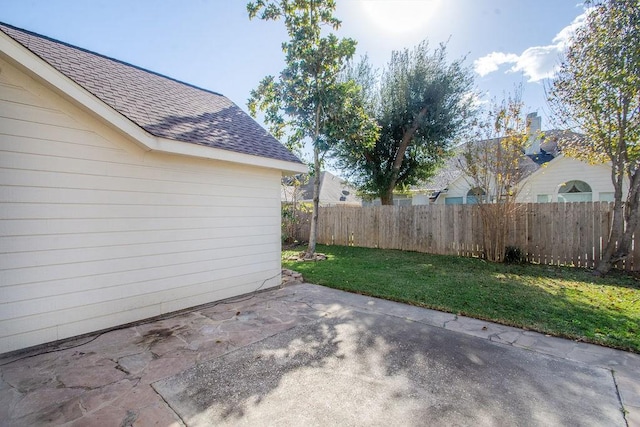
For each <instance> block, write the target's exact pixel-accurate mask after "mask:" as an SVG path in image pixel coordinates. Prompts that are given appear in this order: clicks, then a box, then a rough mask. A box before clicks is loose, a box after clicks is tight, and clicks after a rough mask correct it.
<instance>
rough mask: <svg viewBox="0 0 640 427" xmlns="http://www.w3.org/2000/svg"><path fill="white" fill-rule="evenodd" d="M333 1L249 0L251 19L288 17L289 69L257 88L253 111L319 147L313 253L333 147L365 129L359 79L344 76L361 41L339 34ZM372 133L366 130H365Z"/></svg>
mask: <svg viewBox="0 0 640 427" xmlns="http://www.w3.org/2000/svg"><path fill="white" fill-rule="evenodd" d="M335 6H336V5H335V1H333V0H279V1H278V0H256V1H253V2H249V3H248V4H247V11H248V13H249V17H250V18H252V19H253V18H256V17H257V18H259V19H263V20H267V21H270V20H279V19H282V20H283V21H284V25H285V27H286V29H287V34H288V36H289V40H288V41H286V42H284V43H283V44H282V50H283V52H284V54H285V63H286V66H285V68H284V69H283V70H282V71H281V72H280V75H279V76H278V77H274V76H267V77H265V78H264V79H263V80H262V81H261V82H260V84H259V86H258V88H257V89H255V90H253V91H251V96H250V99H249V104H248V105H249V111H250V113H251V114H252V115H253V116H254V117H255V115H256V114H257V112H258V110H261V111H263V112H264V115H265V117H264V119H265V122H266V124H267V125H268V126H269V130H270V131H271V133H272V134H273V135H274V136H275V137H276V138H278V139H280V140H285V144H286V145H287V146H288V147H289V148H290V149H292V150H295V151H298V152H299V150H300V149H301V148H302V147H303V146H304V144H305V142H311V144H312V146H313V165H312V174H313V176H314V196H313V214H312V217H311V233H310V238H309V247H308V249H307V255H308V256H309V257H311V256H312V255H313V253H314V251H315V246H316V232H317V221H318V206H319V190H320V171H321V167H322V159H323V156H324V154H325V153H326V152H327V150H328V149H329V148H330V147H331V146H332V145H333V144H335V141H336V140H337V139H340V138H342V135H344V134H354V135H355V134H357V135H360V134H363V132H361V131H362V130H363V129H364V128H365V127H366V123H365V122H362V120H363V119H366V115H365V114H364V113H363V112H362V111H361V110H360V109H358V104H357V103H353V102H352V100H351V97H352V96H353V95H354V94H357V92H358V91H357V86H356V85H355V84H354V83H353V82H343V81H341V80H340V79H339V75H340V72H341V71H342V70H343V68H344V65H345V63H346V61H348V60H349V59H350V58H351V57H352V56H353V54H354V52H355V46H356V42H355V40H352V39H349V38H342V39H339V38H338V37H336V36H335V35H334V34H333V33H331V30H337V29H338V28H339V26H340V21H339V20H338V19H337V18H335V16H334V15H333V13H334V11H335ZM364 133H366V132H364Z"/></svg>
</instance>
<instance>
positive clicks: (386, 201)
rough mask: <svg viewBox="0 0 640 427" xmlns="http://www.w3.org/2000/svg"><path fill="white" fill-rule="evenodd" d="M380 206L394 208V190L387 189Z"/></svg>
mask: <svg viewBox="0 0 640 427" xmlns="http://www.w3.org/2000/svg"><path fill="white" fill-rule="evenodd" d="M380 204H381V205H383V206H393V189H391V190H389V189H387V190H386V191H385V192H384V194H381V195H380Z"/></svg>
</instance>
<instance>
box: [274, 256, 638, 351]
mask: <svg viewBox="0 0 640 427" xmlns="http://www.w3.org/2000/svg"><path fill="white" fill-rule="evenodd" d="M318 251H319V252H322V253H325V254H326V255H327V256H328V259H327V260H326V261H321V262H304V263H303V262H293V261H283V265H284V266H286V267H287V268H291V269H293V270H296V271H299V272H301V273H302V274H303V276H304V279H305V280H306V281H307V282H310V283H317V284H320V285H325V286H329V287H333V288H337V289H342V290H346V291H350V292H356V293H360V294H364V295H370V296H376V297H380V298H386V299H390V300H393V301H400V302H405V303H409V304H414V305H418V306H423V307H429V308H434V309H437V310H442V311H447V312H451V313H459V314H462V315H466V316H471V317H475V318H479V319H485V320H491V321H494V322H499V323H503V324H506V325H513V326H518V327H523V328H527V329H531V330H536V331H540V332H544V333H547V334H551V335H556V336H561V337H567V338H572V339H577V340H582V341H586V342H592V343H597V344H601V345H606V346H610V347H615V348H621V349H624V350H631V351H634V352H637V353H640V280H638V279H637V278H634V277H632V276H629V275H625V274H622V273H618V272H616V273H612V274H610V275H609V276H607V277H605V278H596V277H594V276H593V275H592V274H591V273H590V272H589V271H587V270H583V269H577V268H566V267H549V266H542V265H530V264H525V265H506V264H495V263H489V262H486V261H483V260H480V259H474V258H463V257H454V256H439V255H429V254H422V253H417V252H402V251H395V250H381V249H366V248H355V247H343V246H319V247H318ZM291 253H293V252H291ZM291 253H287V252H285V253H284V255H285V257H286V256H287V255H290V254H291Z"/></svg>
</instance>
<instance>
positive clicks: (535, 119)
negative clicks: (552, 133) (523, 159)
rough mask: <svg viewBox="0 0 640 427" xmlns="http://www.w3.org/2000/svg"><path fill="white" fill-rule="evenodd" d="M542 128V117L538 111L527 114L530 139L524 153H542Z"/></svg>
mask: <svg viewBox="0 0 640 427" xmlns="http://www.w3.org/2000/svg"><path fill="white" fill-rule="evenodd" d="M541 130H542V117H540V116H538V113H529V114H527V134H528V135H529V141H528V142H527V148H525V150H524V153H525V154H526V155H528V156H529V155H532V154H540V131H541Z"/></svg>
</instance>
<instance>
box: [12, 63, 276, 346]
mask: <svg viewBox="0 0 640 427" xmlns="http://www.w3.org/2000/svg"><path fill="white" fill-rule="evenodd" d="M279 195H280V171H278V170H273V169H265V168H257V167H248V166H242V165H235V164H232V163H223V162H216V161H213V160H203V159H196V158H190V157H185V156H177V155H169V154H159V153H153V152H146V151H143V150H142V149H141V148H139V147H138V146H136V145H134V144H133V143H132V142H131V141H129V140H127V139H126V138H125V137H124V136H122V135H121V134H119V133H116V132H115V131H113V130H112V129H111V128H109V127H107V126H105V125H103V124H102V123H101V122H100V121H98V120H97V119H96V118H95V117H93V116H90V115H89V114H87V113H85V112H83V111H82V110H80V109H79V108H77V107H76V106H74V105H72V104H71V103H69V102H67V101H65V100H64V99H62V98H61V97H59V96H58V95H56V94H55V93H53V92H52V91H50V90H48V89H47V88H45V87H44V86H42V85H40V84H39V83H37V82H35V81H34V80H32V79H30V78H29V77H27V76H26V75H25V74H23V73H21V72H20V71H18V70H17V69H15V68H13V67H12V66H11V65H9V64H8V63H6V62H4V61H2V60H0V353H3V352H7V351H12V350H16V349H20V348H25V347H29V346H33V345H37V344H41V343H45V342H49V341H54V340H58V339H64V338H68V337H72V336H76V335H79V334H83V333H88V332H92V331H96V330H100V329H104V328H109V327H113V326H116V325H120V324H125V323H128V322H132V321H136V320H140V319H144V318H148V317H151V316H156V315H160V314H164V313H167V312H172V311H175V310H179V309H183V308H187V307H191V306H194V305H199V304H204V303H207V302H211V301H215V300H219V299H223V298H228V297H232V296H235V295H239V294H244V293H248V292H251V291H253V290H255V289H257V288H258V287H260V286H261V285H262V287H263V288H266V287H270V286H275V285H277V284H279V283H280V277H279V272H280V197H279Z"/></svg>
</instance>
